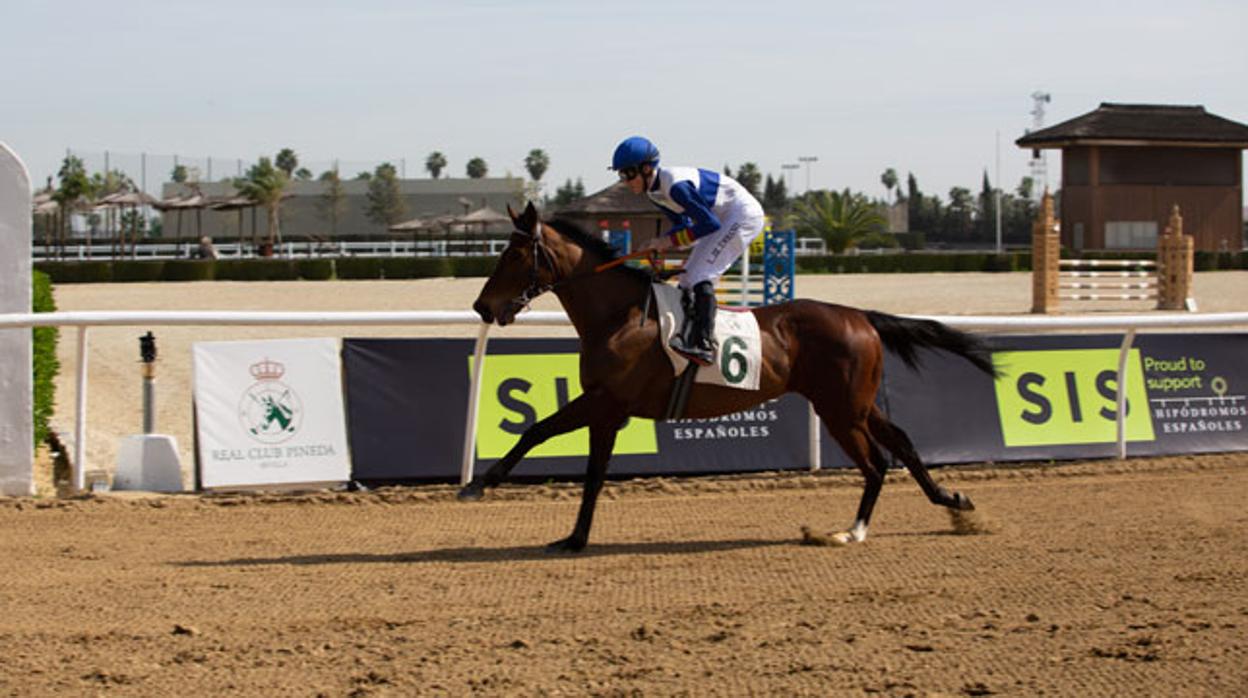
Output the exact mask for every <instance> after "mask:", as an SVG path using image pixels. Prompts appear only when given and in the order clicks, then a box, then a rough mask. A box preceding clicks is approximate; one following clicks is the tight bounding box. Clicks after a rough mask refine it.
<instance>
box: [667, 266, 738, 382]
mask: <svg viewBox="0 0 1248 698" xmlns="http://www.w3.org/2000/svg"><path fill="white" fill-rule="evenodd" d="M653 289H654V299H655V307H656V309H657V310H658V313H659V343H660V344H661V345H662V346H663V351H665V352H667V356H668V358H669V359H671V361H672V370H673V371H674V372H675V373H676V375H680V374H681V373H682V372H684V370H685V367H686V366H688V365H689V359H686V358H685V357H684V356H682V355H681V354H680V353H679V352H677V351H676V350H675V349H673V348H672V347H671V345H670V344H669V342H670V341H671V339H672V337H674V336H675V335H676V333H677V332H680V329H681V327H683V326H684V323H685V310H684V307H683V306H682V305H681V302H680V299H681V291H680V289H679V288H677V287H675V286H671V285H669V284H654V285H653ZM720 311H721V312H717V313H715V338H716V339H717V340H718V346H717V347H716V349H715V362H714V363H713V364H711V365H710V366H702V367H700V368H699V369H698V373H697V376H696V377H695V378H694V382H696V383H709V384H712V385H722V386H724V387H726V388H740V389H741V390H758V376H759V373H760V371H759V365H760V364H761V362H762V354H763V350H762V338H761V337H760V334H759V331H758V320H757V319H756V318H755V317H754V313H751V312H749V311H738V310H733V309H725V308H720Z"/></svg>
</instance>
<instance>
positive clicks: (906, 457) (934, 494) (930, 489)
mask: <svg viewBox="0 0 1248 698" xmlns="http://www.w3.org/2000/svg"><path fill="white" fill-rule="evenodd" d="M868 425H869V427H870V429H871V435H872V436H873V437H875V439H876V440H877V441H879V442H880V443H881V444H882V445H883V446H884V448H887V449H888V450H889V452H890V453H892V454H893V455H894V456H896V457H897V459H898V460H900V461H901V462H902V463H903V464H905V466H906V470H909V471H910V475H911V476H913V477H914V479H915V481H916V482H918V483H919V487H921V488H923V494H926V495H927V498H928V500H930V501H931V502H932V504H939V505H941V506H943V507H949V508H950V509H961V510H963V511H969V510H971V509H974V508H975V505H974V504H972V503H971V499H970V497H967V496H966V495H964V494H962V493H961V492H950V491H949V490H947V489H945V488H944V487H941V486H940V485H938V484H936V481H935V480H933V479H932V476H931V474H930V473H928V472H927V466H925V465H923V461H922V460H920V459H919V454H918V452H917V451H915V450H914V444H912V443H911V442H910V437H909V436H907V435H906V432H904V431H902V430H901V427H899V426H897V425H896V424H893V423H892V422H890V421H888V417H885V416H884V413H883V412H881V411H880V409H879V408H878V407H875V406H872V409H871V415H870V417H869V420H868Z"/></svg>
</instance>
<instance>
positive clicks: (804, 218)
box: [792, 189, 887, 254]
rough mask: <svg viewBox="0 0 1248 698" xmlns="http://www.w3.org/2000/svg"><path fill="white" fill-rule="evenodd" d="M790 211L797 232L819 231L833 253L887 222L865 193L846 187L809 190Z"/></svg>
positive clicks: (848, 246)
mask: <svg viewBox="0 0 1248 698" xmlns="http://www.w3.org/2000/svg"><path fill="white" fill-rule="evenodd" d="M792 215H793V222H794V227H795V228H796V229H797V234H798V235H805V236H811V235H818V236H819V237H821V238H823V239H824V241H825V242H826V243H827V245H828V251H830V252H832V253H833V254H840V253H842V252H844V251H845V250H847V249H849V248H851V247H854V246H856V245H857V244H858V241H859V240H861V239H862V238H864V237H866V236H868V235H870V234H871V233H875V232H878V231H880V230H882V229H883V228H884V227H885V225H886V224H887V221H885V220H884V216H881V215H880V212H879V209H877V208H876V207H875V206H874V205H873V204H872V203H871V202H870V201H868V200H867V197H865V196H863V195H862V194H855V193H852V192H850V191H849V190H848V189H846V190H845V191H842V192H835V191H818V192H811V193H810V195H808V196H804V197H802V198H801V199H799V200H798V201H797V202H796V203H795V205H794V207H793V214H792Z"/></svg>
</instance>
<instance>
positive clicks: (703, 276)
mask: <svg viewBox="0 0 1248 698" xmlns="http://www.w3.org/2000/svg"><path fill="white" fill-rule="evenodd" d="M647 195H648V196H649V197H650V200H651V201H653V202H654V204H655V205H656V206H658V207H659V210H661V211H663V213H665V214H667V217H668V218H670V219H671V220H672V223H673V224H674V227H673V228H672V229H671V230H669V231H667V232H666V233H664V235H666V236H668V237H669V238H671V239H672V242H673V243H675V244H676V245H677V246H679V247H685V246H688V245H693V246H694V247H693V250H692V251H690V253H689V258H688V259H686V260H685V265H684V273H683V274H681V277H680V282H679V283H680V286H681V287H682V288H693V287H694V286H695V285H697V284H699V283H701V282H703V281H709V282H711V283H712V284H713V283H715V282H716V281H718V280H719V277H720V276H721V275H722V274H723V273H724V272H725V271H727V270H728V268H729V267H730V266H732V265H733V263H734V262H736V261H737V260H738V259H740V258H741V256H742V255H743V254H744V253H745V250H746V248H747V247H748V246H749V244H750V242H751V241H753V240H754V238H756V237H758V234H759V233H761V232H762V230H763V223H764V218H763V206H762V204H760V203H758V200H757V199H755V198H754V196H753V195H752V194H750V192H749V190H747V189H746V188H745V187H743V186H741V185H740V184H739V183H738V182H737V181H736V180H734V179H733V178H731V177H729V176H727V175H721V174H719V173H718V172H712V171H711V170H703V169H699V168H694V167H660V168H659V169H658V171H657V172H656V173H655V177H654V183H653V184H652V185H651V186H650V190H649V191H648V192H647ZM695 243H696V244H695Z"/></svg>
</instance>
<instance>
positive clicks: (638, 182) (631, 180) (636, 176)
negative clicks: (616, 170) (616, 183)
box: [620, 164, 654, 194]
mask: <svg viewBox="0 0 1248 698" xmlns="http://www.w3.org/2000/svg"><path fill="white" fill-rule="evenodd" d="M653 174H654V166H653V165H648V164H647V165H641V166H640V167H637V168H631V167H630V168H625V169H623V170H620V179H621V180H623V181H624V184H625V185H627V186H628V190H629V191H631V192H632V193H634V194H640V193H642V192H644V191H645V190H646V187H647V186H648V184H649V182H650V177H651V176H652V175H653Z"/></svg>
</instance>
